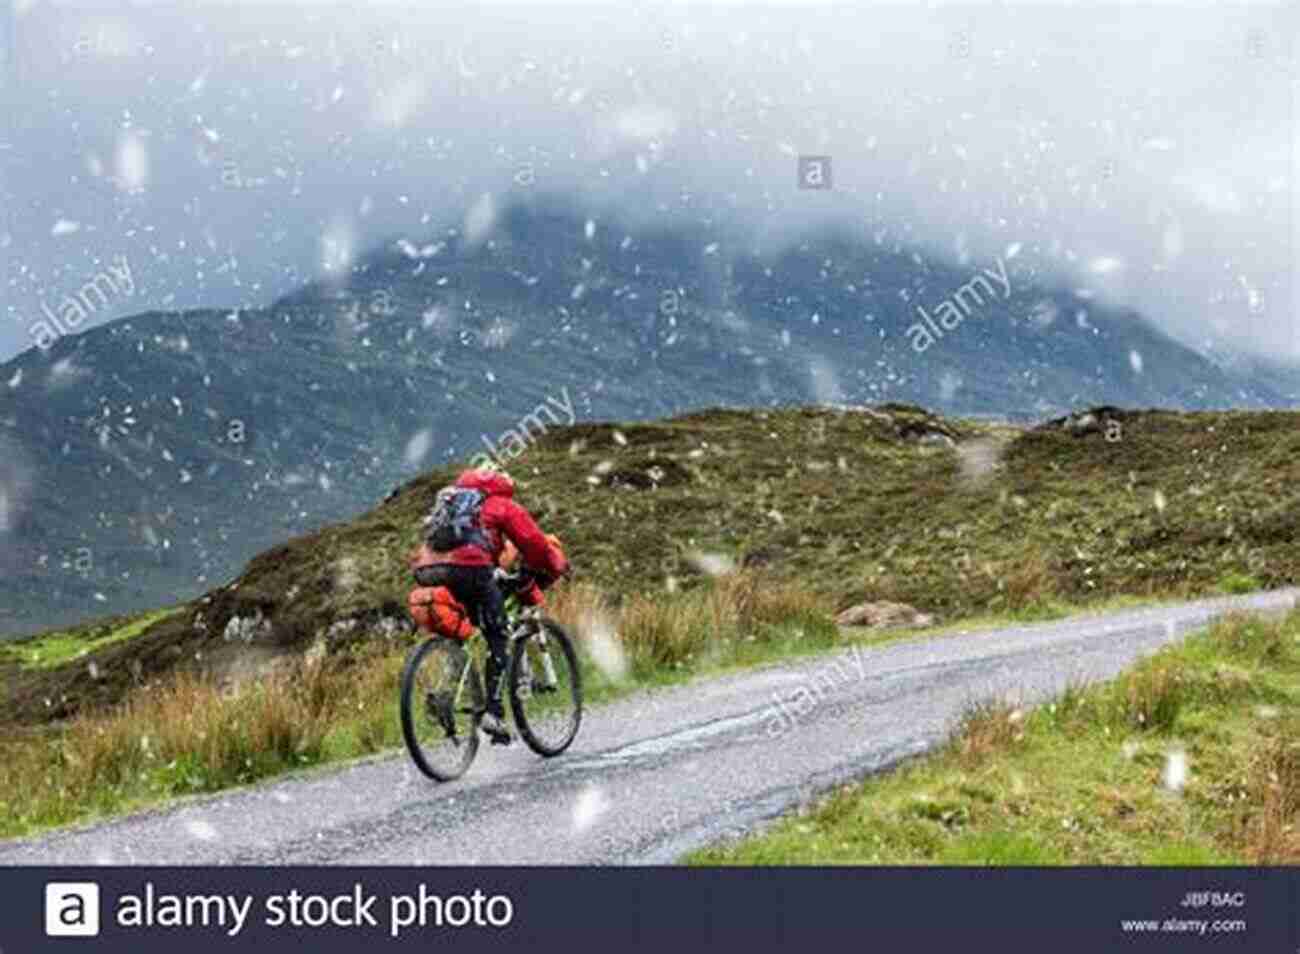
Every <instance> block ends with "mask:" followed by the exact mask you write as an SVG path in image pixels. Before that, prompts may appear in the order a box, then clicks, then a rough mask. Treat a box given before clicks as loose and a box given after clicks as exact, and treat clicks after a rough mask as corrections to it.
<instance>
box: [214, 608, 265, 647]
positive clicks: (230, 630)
mask: <svg viewBox="0 0 1300 954" xmlns="http://www.w3.org/2000/svg"><path fill="white" fill-rule="evenodd" d="M271 632H272V629H271V621H270V620H269V619H267V618H266V617H265V616H264V615H263V614H262V611H261V610H260V609H259V610H256V611H254V613H253V615H252V616H232V617H230V621H229V622H227V623H226V628H225V631H224V632H223V633H222V634H221V638H222V639H223V640H225V641H226V642H228V643H233V642H236V641H239V642H244V643H251V642H253V641H254V640H259V641H262V642H266V641H269V637H270V635H271Z"/></svg>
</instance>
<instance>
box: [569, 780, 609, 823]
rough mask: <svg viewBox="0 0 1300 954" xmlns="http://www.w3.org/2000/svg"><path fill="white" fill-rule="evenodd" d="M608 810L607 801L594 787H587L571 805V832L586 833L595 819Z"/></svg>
mask: <svg viewBox="0 0 1300 954" xmlns="http://www.w3.org/2000/svg"><path fill="white" fill-rule="evenodd" d="M608 810H609V799H607V798H606V797H605V794H604V793H603V792H602V791H601V790H600V789H599V788H596V787H595V786H594V785H589V786H587V787H586V788H584V789H583V790H582V791H581V792H580V793H579V794H578V800H577V801H576V802H575V803H574V805H573V830H574V831H575V832H580V831H586V830H587V829H588V828H590V827H591V826H592V825H593V824H595V822H596V819H598V818H599V817H600V816H601V815H603V814H605V812H607V811H608Z"/></svg>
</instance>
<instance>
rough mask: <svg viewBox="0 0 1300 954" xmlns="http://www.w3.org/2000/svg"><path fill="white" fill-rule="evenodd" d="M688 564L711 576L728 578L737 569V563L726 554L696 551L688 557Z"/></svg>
mask: <svg viewBox="0 0 1300 954" xmlns="http://www.w3.org/2000/svg"><path fill="white" fill-rule="evenodd" d="M686 562H687V563H689V564H690V565H691V566H693V567H695V569H697V570H699V571H700V572H701V573H707V574H708V575H709V576H726V575H727V574H728V573H731V572H733V571H734V570H735V569H736V561H735V560H733V559H732V558H731V557H729V556H727V555H726V554H725V553H703V552H701V551H699V550H695V551H692V552H690V553H688V554H687V555H686Z"/></svg>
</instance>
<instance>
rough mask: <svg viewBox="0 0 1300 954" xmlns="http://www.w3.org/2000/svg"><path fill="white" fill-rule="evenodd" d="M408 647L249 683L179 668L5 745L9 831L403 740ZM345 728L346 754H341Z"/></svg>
mask: <svg viewBox="0 0 1300 954" xmlns="http://www.w3.org/2000/svg"><path fill="white" fill-rule="evenodd" d="M402 657H403V654H402V653H401V652H400V651H395V650H394V648H393V647H391V646H388V647H384V646H371V647H369V648H367V649H365V650H363V651H358V652H356V653H354V654H351V655H349V656H347V657H344V658H336V659H325V660H317V661H308V660H306V659H304V660H301V661H299V662H297V664H296V665H294V666H292V667H291V668H290V669H288V670H280V671H275V672H272V673H269V674H267V675H266V676H264V677H262V678H260V679H256V680H249V681H246V682H245V683H243V684H242V685H240V686H228V685H220V684H218V683H216V682H214V681H213V680H211V679H209V678H204V677H202V676H198V675H195V674H193V673H188V672H181V673H177V674H175V675H174V676H173V677H171V678H170V679H168V680H166V681H164V682H162V683H160V684H158V685H155V686H152V687H149V688H148V689H144V690H141V691H138V692H136V693H134V694H133V695H132V696H131V697H130V698H129V699H128V701H127V702H126V703H125V704H123V705H121V706H119V707H118V708H116V709H114V710H112V711H109V712H105V713H99V714H87V715H83V716H79V717H77V718H74V719H72V720H71V721H70V722H69V723H68V724H67V725H65V726H62V727H60V728H57V729H47V730H45V731H43V732H28V733H24V734H22V735H20V736H17V737H14V738H12V739H9V740H8V741H7V742H6V743H5V744H4V745H3V746H0V834H4V835H13V834H19V833H22V832H26V831H30V830H34V829H39V828H44V827H49V826H54V825H60V824H64V823H66V822H69V821H73V820H76V819H79V818H83V817H85V816H87V815H93V814H98V813H106V812H113V811H117V810H121V809H124V808H128V807H131V806H133V805H138V804H145V803H148V802H151V801H156V800H158V799H161V798H166V797H168V796H174V795H183V794H190V793H196V792H213V791H218V790H221V789H224V788H229V787H232V786H236V785H242V784H247V783H249V782H253V781H257V780H259V779H262V778H266V777H268V776H272V775H276V774H279V773H281V772H284V771H286V770H289V769H292V768H297V767H301V766H305V765H312V764H316V763H319V762H321V761H324V760H326V759H327V758H328V757H329V756H331V755H332V754H337V755H341V754H349V755H351V754H365V753H366V752H369V751H377V750H378V749H380V748H383V747H386V746H387V745H391V744H393V743H394V742H395V740H396V739H397V737H398V736H397V731H396V726H395V725H393V726H390V725H389V723H390V722H394V721H395V716H394V712H393V705H392V701H393V699H394V698H395V695H396V692H397V681H398V676H399V672H400V666H401V661H402ZM340 727H347V728H350V729H352V730H353V735H354V736H355V738H354V739H353V740H352V742H353V744H350V745H347V746H346V751H337V750H335V751H332V750H331V747H330V740H331V738H332V737H337V735H338V730H339V728H340Z"/></svg>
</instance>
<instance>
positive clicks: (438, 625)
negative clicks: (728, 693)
mask: <svg viewBox="0 0 1300 954" xmlns="http://www.w3.org/2000/svg"><path fill="white" fill-rule="evenodd" d="M406 606H407V609H409V610H410V612H411V619H413V620H415V625H417V626H419V627H420V629H422V630H424V631H425V632H426V633H439V634H441V635H443V636H450V637H451V638H452V639H459V640H461V641H462V642H463V641H464V640H466V639H469V638H470V637H471V636H473V635H474V624H473V623H471V622H470V619H469V613H468V612H466V610H465V607H464V606H462V605H461V604H460V603H459V602H458V601H457V599H456V597H454V596H452V595H451V590H449V589H447V587H445V586H421V587H418V588H416V589H414V590H411V593H410V595H409V596H408V597H407V598H406Z"/></svg>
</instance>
